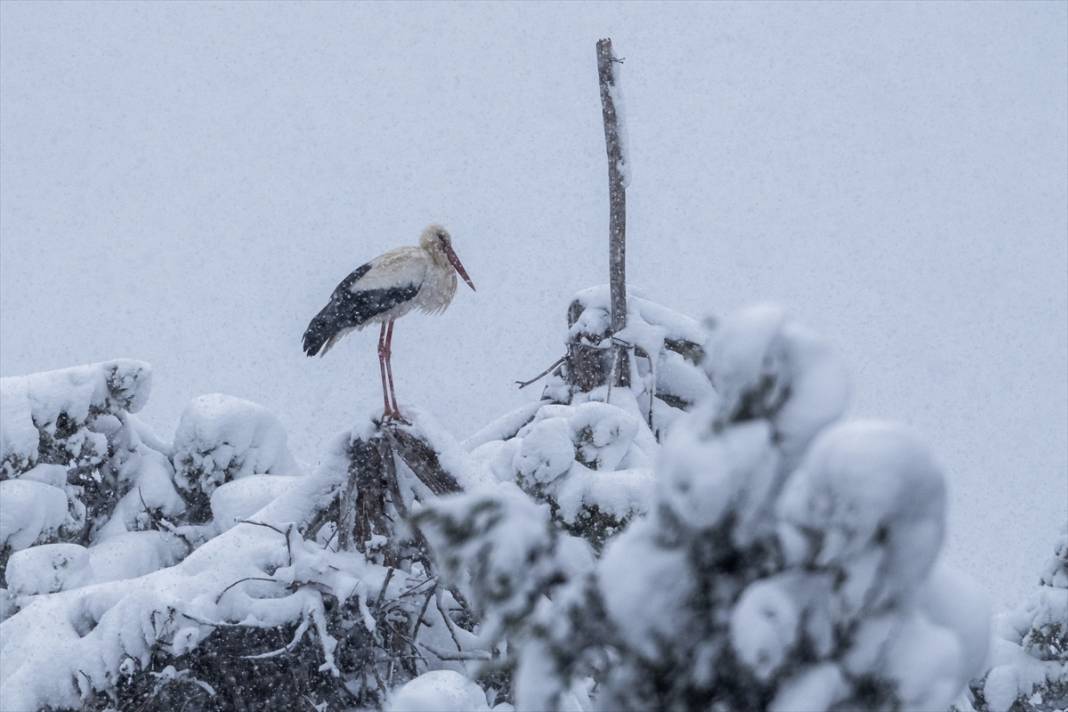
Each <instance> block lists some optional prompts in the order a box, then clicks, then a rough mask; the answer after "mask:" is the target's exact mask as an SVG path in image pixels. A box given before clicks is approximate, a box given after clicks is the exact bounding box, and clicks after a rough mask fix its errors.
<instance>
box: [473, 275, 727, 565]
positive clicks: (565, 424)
mask: <svg viewBox="0 0 1068 712" xmlns="http://www.w3.org/2000/svg"><path fill="white" fill-rule="evenodd" d="M608 298H609V295H608V288H607V287H594V288H591V289H587V290H584V291H582V292H580V293H579V294H578V295H577V296H576V297H575V299H574V301H573V302H572V304H571V308H570V310H569V313H568V324H569V328H568V333H567V344H568V354H567V356H566V357H565V358H564V359H563V360H562V364H561V365H560V367H559V368H557V369H556V370H555V371H554V372H553V373H552V374H551V376H550V379H549V383H548V385H547V386H546V387H545V389H544V390H543V392H542V401H541V402H540V403H537V404H533V405H532V406H527V407H523V408H520V409H518V410H516V411H514V412H513V413H509V414H508V415H506V416H504V417H503V418H500V419H499V420H498V421H496V422H494V423H491V424H490V425H488V426H487V427H486V428H484V429H483V430H482V431H480V432H479V433H476V434H475V435H473V436H472V437H471V438H469V439H468V440H467V441H466V442H465V446H466V447H467V448H468V449H469V450H470V451H471V457H472V459H473V460H474V462H475V463H476V466H477V467H479V468H481V469H482V470H484V471H486V472H488V473H489V474H490V475H491V476H492V477H493V478H494V479H496V480H497V481H499V482H514V483H516V484H517V485H518V486H519V487H520V488H521V489H522V490H523V491H524V492H526V493H527V494H528V495H530V496H531V497H533V498H534V499H535V500H536V501H538V502H544V503H546V504H548V505H549V507H550V510H551V513H552V518H553V520H554V521H555V522H556V523H557V524H558V525H559V526H560V527H562V528H563V529H564V530H565V531H567V532H570V533H572V534H575V535H578V536H581V537H583V538H585V539H586V540H587V541H588V542H590V544H592V545H593V546H594V548H595V550H597V551H600V550H601V549H602V548H603V546H604V544H605V542H606V541H607V540H608V539H610V538H611V537H612V536H614V535H616V534H618V533H619V532H620V531H622V530H623V527H624V526H625V525H626V524H627V523H628V522H629V521H631V519H633V518H634V517H635V516H638V515H641V514H645V513H646V512H647V511H648V510H649V504H650V503H651V501H652V494H653V489H654V481H655V478H654V473H653V463H654V461H655V459H656V453H657V450H658V443H657V437H658V434H659V433H660V432H661V430H662V429H663V428H666V426H667V425H668V424H670V423H671V422H672V421H673V419H674V418H675V417H677V415H678V414H679V413H681V412H682V409H684V408H689V407H691V406H692V404H693V403H695V402H697V401H699V400H701V399H702V398H705V397H707V396H708V394H709V393H710V392H711V391H712V384H711V382H710V380H709V377H708V375H707V374H706V373H705V372H704V370H702V369H701V367H700V366H699V362H700V360H701V358H702V357H703V354H704V346H703V344H704V340H705V339H706V338H707V336H708V333H707V330H706V329H705V328H704V327H703V326H701V325H700V324H699V323H698V322H696V321H695V320H693V319H690V318H689V317H685V316H682V315H680V314H676V313H674V312H672V311H671V310H669V309H667V308H665V307H662V306H660V305H658V304H655V303H653V302H651V301H649V300H647V299H645V298H643V297H640V296H638V295H635V294H632V295H631V296H630V298H629V301H628V305H629V312H628V322H627V328H626V330H625V331H623V332H620V333H619V334H617V335H616V336H615V337H614V338H613V337H610V336H609V335H608V330H609V328H608V324H609V308H608ZM614 343H622V344H625V345H626V352H627V354H628V359H629V363H628V364H627V366H628V369H627V373H628V377H629V385H628V386H626V387H609V385H608V383H607V373H608V372H609V371H610V369H611V364H610V358H611V355H612V354H611V346H612V344H614Z"/></svg>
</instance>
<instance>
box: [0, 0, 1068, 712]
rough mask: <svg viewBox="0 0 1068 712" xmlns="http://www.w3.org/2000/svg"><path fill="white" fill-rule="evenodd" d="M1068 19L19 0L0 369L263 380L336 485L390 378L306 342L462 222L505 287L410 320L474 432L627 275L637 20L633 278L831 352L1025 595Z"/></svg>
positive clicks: (1053, 473) (734, 8)
mask: <svg viewBox="0 0 1068 712" xmlns="http://www.w3.org/2000/svg"><path fill="white" fill-rule="evenodd" d="M1066 26H1068V6H1065V5H1064V4H1062V3H1048V4H1040V3H1020V4H992V3H988V4H983V5H980V6H966V5H959V4H949V3H928V4H897V3H894V4H883V5H871V4H847V5H843V4H839V3H834V4H828V5H823V6H818V5H813V4H795V5H791V4H768V5H730V4H722V3H716V4H707V5H692V4H676V5H661V4H657V5H640V4H625V5H608V4H605V5H588V6H584V5H579V4H571V5H553V6H551V7H542V6H536V5H520V4H502V5H485V4H473V5H455V4H449V5H418V6H411V5H409V6H402V5H378V6H370V5H363V4H351V5H342V4H280V3H276V4H272V5H271V6H270V7H269V8H264V7H263V6H253V5H247V4H236V3H234V4H227V5H217V4H200V3H193V4H169V5H163V4H133V3H118V4H110V5H106V6H101V5H94V4H90V3H67V4H41V3H36V2H29V3H14V2H5V3H2V4H0V91H2V92H3V101H0V303H2V309H0V372H2V373H3V375H5V376H6V375H16V374H23V373H30V372H37V371H43V370H46V369H53V368H60V367H66V366H70V365H74V364H80V363H88V362H93V361H103V360H107V359H112V358H115V357H120V356H125V357H130V358H136V359H143V360H145V361H148V362H150V363H151V364H152V365H153V369H154V375H155V382H154V385H153V396H152V400H151V402H150V404H149V405H148V406H147V408H146V409H145V410H144V411H142V412H141V413H140V414H139V417H141V418H142V419H144V420H145V421H146V422H147V423H148V424H149V425H151V426H152V429H153V430H155V431H156V432H159V433H173V432H174V431H175V427H176V425H177V423H178V421H179V417H180V415H181V412H182V409H183V408H184V407H185V406H186V404H187V403H188V402H189V400H190V399H191V398H192V397H194V396H198V395H201V394H204V393H216V392H222V393H227V394H232V395H234V396H238V397H241V398H246V399H250V400H253V401H256V402H257V403H261V404H263V405H264V406H266V407H267V408H268V409H269V410H270V411H271V412H273V413H275V414H277V416H278V418H279V419H280V421H281V423H282V425H283V426H284V427H285V428H286V430H287V432H288V434H289V446H290V448H291V449H292V451H293V453H294V455H295V456H296V457H297V459H298V460H301V461H303V462H304V463H305V464H307V465H314V463H315V461H316V460H317V459H318V458H319V457H320V456H321V454H322V453H324V452H326V451H327V449H328V448H327V442H328V440H329V438H331V437H333V435H334V434H335V433H336V432H337V431H338V430H339V429H343V428H344V427H345V425H346V424H348V423H351V422H352V421H353V420H354V419H355V417H356V414H362V413H364V412H366V411H367V409H368V407H369V406H371V405H373V404H376V403H378V394H377V389H378V374H377V369H376V364H375V355H374V335H373V334H361V335H356V336H355V337H353V338H352V339H351V341H350V342H348V343H345V344H343V345H342V346H340V347H339V348H337V349H335V350H334V351H333V352H331V353H330V355H329V356H328V357H327V358H326V359H324V360H321V361H320V360H314V361H313V360H309V359H307V358H305V357H304V356H303V354H302V353H301V349H300V334H301V332H302V331H303V329H304V327H305V325H306V323H307V321H308V319H309V318H310V317H311V316H312V315H313V314H314V313H315V311H316V310H317V309H318V308H319V307H320V306H321V303H322V302H323V300H324V299H325V298H326V296H327V295H328V293H329V291H330V290H331V289H332V288H333V286H334V285H335V284H336V283H337V281H338V280H339V279H340V278H342V277H343V276H344V275H345V274H346V273H347V272H348V271H349V270H350V269H352V268H353V267H355V266H357V265H358V264H360V263H362V262H363V261H364V260H366V259H367V258H369V257H371V256H373V255H375V254H377V253H378V252H380V251H382V250H384V249H386V248H388V247H392V246H395V245H397V244H404V243H414V242H415V240H416V239H417V237H418V232H419V230H420V229H421V228H422V227H423V226H424V225H425V224H426V223H429V222H431V221H433V220H437V221H441V222H443V223H444V224H445V225H447V226H448V227H449V229H450V230H451V232H452V234H453V236H454V238H455V244H456V247H457V251H458V253H459V254H460V256H461V257H462V258H463V260H464V263H465V265H466V266H467V268H468V270H469V271H470V273H471V275H472V277H473V278H474V279H475V280H476V282H477V284H478V285H479V291H478V292H477V294H472V293H461V294H459V295H458V296H457V299H456V302H455V304H454V305H453V306H452V307H451V309H450V311H449V312H447V313H446V314H445V315H443V316H442V317H435V318H430V319H427V318H422V317H409V318H408V319H405V320H404V321H403V322H401V323H400V324H399V326H398V327H397V336H396V340H395V342H394V346H395V349H394V351H395V354H394V364H395V372H396V375H397V379H398V384H397V388H398V392H399V396H400V399H401V401H402V402H405V403H419V404H421V405H422V406H423V407H425V408H427V409H429V410H430V411H431V412H434V413H436V414H438V416H439V417H440V418H441V419H442V420H443V421H444V422H445V423H446V424H447V426H448V427H449V428H450V429H451V430H452V431H453V433H454V434H455V435H456V436H458V437H462V436H465V435H467V434H469V433H472V432H474V431H475V430H476V429H477V428H480V427H482V426H483V425H485V424H486V423H488V422H489V421H490V420H491V419H492V418H493V417H495V416H496V415H498V414H499V413H502V412H505V411H506V410H508V409H510V408H512V407H515V406H518V405H520V404H522V403H526V402H528V401H529V399H530V394H529V393H528V392H523V393H521V394H520V393H516V392H515V391H514V390H513V387H512V381H513V380H514V379H516V378H526V377H529V376H531V375H533V374H534V373H536V372H538V371H539V370H541V369H542V368H543V367H544V366H545V365H547V364H548V363H550V362H551V361H552V360H554V359H555V358H556V357H558V356H559V355H560V354H561V353H562V351H563V346H562V344H561V343H560V339H561V336H560V335H561V334H562V333H563V328H562V327H563V322H564V312H565V309H566V306H567V301H568V299H569V298H570V296H571V295H572V294H573V293H574V292H575V291H576V290H577V289H579V288H581V287H585V286H586V285H588V284H595V283H598V282H602V281H604V279H605V276H604V275H605V271H606V265H605V262H606V260H605V253H606V250H605V244H604V243H605V236H606V232H607V231H606V220H607V207H606V206H607V198H606V192H607V191H606V180H605V166H604V154H603V151H604V148H603V134H602V128H601V124H600V121H601V117H600V109H599V106H598V104H597V87H596V74H595V69H594V51H593V46H594V41H595V40H596V38H597V37H600V36H611V37H612V38H613V41H614V44H615V47H616V51H617V52H618V53H619V54H620V55H621V56H623V57H625V58H626V64H625V73H626V75H625V91H626V105H627V111H628V117H627V118H628V122H627V128H628V133H629V156H628V158H629V162H630V163H629V165H628V174H629V177H630V179H631V182H630V187H629V191H628V209H629V213H628V235H629V244H628V277H629V278H630V280H631V281H632V283H634V284H635V285H641V286H643V287H644V288H645V291H646V293H648V295H649V297H650V298H652V299H655V300H657V301H659V302H661V303H664V304H667V305H669V306H671V307H673V308H676V309H679V310H680V311H683V312H686V313H688V314H691V315H693V316H696V317H702V316H705V315H707V314H710V313H715V314H719V315H724V314H727V313H729V312H731V311H733V310H734V309H735V308H736V307H738V306H740V305H742V304H748V303H751V302H754V301H756V300H761V299H774V300H775V301H778V302H781V303H784V304H787V305H789V307H790V309H791V311H792V313H794V314H796V315H798V316H799V317H800V318H802V319H803V321H804V322H805V323H807V324H809V325H810V326H811V327H813V328H814V329H816V330H817V331H819V332H822V333H823V334H825V335H827V336H828V337H830V338H831V339H832V340H833V341H834V345H835V347H836V349H837V352H838V353H839V354H840V355H841V356H842V358H843V361H844V362H845V363H847V364H848V365H849V367H850V369H851V372H852V376H853V378H852V379H851V380H852V382H853V384H854V388H853V392H854V401H853V402H854V406H853V409H854V411H855V412H856V413H857V414H859V415H870V416H878V417H884V418H890V419H894V420H901V421H904V422H906V423H908V424H909V425H911V426H913V427H914V428H915V429H916V430H918V431H919V432H922V433H924V435H925V436H926V438H927V440H928V442H930V443H931V444H932V447H933V450H934V452H935V453H936V456H937V458H938V459H939V461H940V463H941V465H942V467H943V469H944V470H945V472H946V477H947V483H946V484H947V502H948V512H949V517H948V522H947V528H946V546H947V550H948V553H949V558H950V560H951V562H952V563H953V564H954V565H956V566H958V567H959V568H962V569H964V570H966V571H968V572H970V573H972V574H973V575H975V576H976V578H978V579H979V580H980V581H981V582H983V583H984V584H985V585H986V586H987V587H988V589H989V591H990V593H991V594H992V596H993V598H994V601H995V603H996V604H1000V606H1007V605H1010V604H1015V603H1017V602H1018V601H1019V600H1020V599H1021V597H1022V596H1023V595H1024V593H1025V591H1026V590H1027V589H1028V588H1029V586H1030V585H1031V584H1032V583H1033V578H1034V571H1036V570H1037V569H1038V567H1039V566H1040V565H1041V563H1042V562H1043V561H1044V560H1045V558H1046V557H1047V555H1048V548H1049V541H1050V533H1051V532H1052V531H1055V529H1056V527H1057V526H1058V524H1059V523H1060V522H1062V521H1063V520H1064V519H1065V517H1066V514H1068V512H1066V498H1065V492H1066V482H1068V412H1066V407H1065V406H1066V402H1068V319H1066V313H1068V276H1066V263H1068V251H1066V241H1065V234H1066V232H1068V215H1066V208H1065V206H1066V205H1068V178H1066V176H1068V164H1066V155H1068V128H1066V126H1068V89H1066V87H1068V76H1066V69H1065V67H1066V65H1068V60H1066V48H1065V43H1064V37H1065V32H1066ZM446 416H447V417H446ZM308 469H311V468H308ZM398 704H399V703H398Z"/></svg>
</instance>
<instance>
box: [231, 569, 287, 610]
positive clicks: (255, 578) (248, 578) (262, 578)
mask: <svg viewBox="0 0 1068 712" xmlns="http://www.w3.org/2000/svg"><path fill="white" fill-rule="evenodd" d="M245 581H270V582H271V583H282V582H281V581H276V580H275V579H273V578H267V577H266V576H246V577H245V578H240V579H238V580H237V581H234V582H233V583H232V584H230V585H229V586H227V587H226V588H224V589H223V590H222V591H219V595H218V596H216V597H215V605H219V601H221V600H222V597H223V596H224V595H225V594H226V592H227V591H229V590H230V589H231V588H233V587H234V586H236V585H237V584H239V583H244V582H245Z"/></svg>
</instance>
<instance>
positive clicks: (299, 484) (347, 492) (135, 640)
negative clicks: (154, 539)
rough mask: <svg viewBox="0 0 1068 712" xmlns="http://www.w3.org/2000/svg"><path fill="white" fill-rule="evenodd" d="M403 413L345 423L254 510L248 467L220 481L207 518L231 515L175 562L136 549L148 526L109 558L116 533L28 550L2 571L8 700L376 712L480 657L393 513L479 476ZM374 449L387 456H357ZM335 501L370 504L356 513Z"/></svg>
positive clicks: (2, 683) (459, 605)
mask: <svg viewBox="0 0 1068 712" xmlns="http://www.w3.org/2000/svg"><path fill="white" fill-rule="evenodd" d="M409 416H410V417H412V418H413V420H414V424H413V425H404V424H399V423H394V424H390V425H389V426H385V427H383V426H380V425H379V424H371V425H369V426H365V427H360V428H358V429H357V430H355V431H353V432H351V433H345V434H343V435H342V436H340V437H339V438H337V439H336V441H335V442H334V444H333V445H332V447H331V449H330V451H329V452H328V453H327V454H326V456H325V457H324V459H323V462H322V465H321V466H320V468H319V470H318V471H317V473H316V474H314V475H311V476H306V477H296V478H282V477H278V478H271V479H276V480H277V481H278V482H280V483H283V484H282V486H280V487H278V489H277V490H276V491H275V493H274V496H273V497H272V498H270V501H269V502H267V503H266V504H265V505H264V506H262V507H259V508H258V511H252V508H253V507H255V506H256V505H257V504H259V503H261V502H262V500H258V501H256V502H250V501H249V499H250V498H251V499H256V498H255V497H253V495H252V493H251V492H247V491H245V492H242V491H240V485H241V483H242V482H243V481H245V480H250V479H254V478H252V477H248V478H243V479H239V480H235V481H234V482H232V483H230V484H228V485H224V486H222V487H220V488H218V489H217V490H216V491H215V492H214V493H213V494H214V495H215V496H214V497H213V500H212V501H213V504H215V505H217V506H218V508H219V510H220V513H221V512H226V513H227V514H228V517H229V518H230V519H231V520H233V519H235V518H236V517H237V516H239V515H240V516H241V519H243V520H244V521H227V522H225V524H220V526H219V528H220V529H224V531H223V532H222V533H220V534H218V535H217V536H215V537H214V538H212V539H210V540H208V541H206V542H204V543H203V544H201V545H200V546H199V547H198V548H196V549H195V550H194V551H193V552H192V553H190V554H189V555H188V556H185V557H184V558H181V560H180V561H179V560H178V559H179V558H180V557H174V558H172V559H170V560H167V559H166V558H165V557H164V555H165V553H166V552H165V551H164V550H163V548H162V547H161V548H158V549H153V548H152V547H150V546H147V545H146V546H144V547H142V549H141V550H140V551H135V549H136V546H137V545H140V544H147V542H146V541H145V537H147V536H149V535H157V536H163V535H162V533H160V532H150V531H145V532H131V533H129V534H127V535H125V536H126V537H138V539H137V541H133V540H132V539H130V540H127V541H123V542H122V549H123V554H122V556H121V557H120V556H119V553H120V552H119V551H118V550H112V551H109V550H108V548H107V547H108V545H109V544H111V542H112V541H116V542H119V541H122V537H121V536H116V537H114V538H109V539H107V540H106V541H104V542H102V543H99V544H95V545H94V546H91V547H89V548H88V550H64V551H49V550H48V548H47V547H35V548H32V549H29V550H27V551H26V552H25V554H26V555H27V556H28V557H32V558H36V559H37V560H36V561H31V560H30V558H27V560H26V565H28V566H29V567H31V568H32V569H33V571H34V572H35V573H33V574H28V575H25V576H24V575H22V573H20V572H21V571H22V570H25V568H26V567H25V566H23V564H22V562H21V561H16V562H15V564H16V566H15V571H16V573H17V574H18V575H17V576H16V577H15V578H16V581H17V582H18V585H19V586H20V587H21V589H23V590H25V591H27V592H28V591H31V590H32V591H35V592H37V595H33V596H27V597H26V600H25V601H24V604H25V605H23V607H22V608H21V610H19V611H18V612H17V613H15V614H14V615H12V616H11V617H10V618H8V619H7V620H5V621H4V622H3V623H0V698H2V699H3V701H4V706H5V708H11V709H27V710H32V709H42V708H45V707H48V708H51V709H77V708H82V709H99V710H104V709H115V708H118V709H137V708H145V709H169V708H174V709H179V708H185V709H202V710H231V709H250V710H251V709H269V708H270V709H303V708H308V707H315V706H316V705H319V706H321V705H324V704H325V705H327V706H328V707H329V708H330V709H347V708H360V709H363V708H367V707H376V708H377V707H381V706H382V705H383V704H384V703H385V701H386V699H387V697H388V696H389V693H390V691H391V690H393V689H395V688H398V687H400V686H401V685H403V684H404V683H405V682H407V681H409V680H412V679H414V678H416V677H418V676H419V675H422V674H423V673H426V672H429V671H433V670H454V671H455V672H457V673H461V672H463V671H464V669H465V668H464V664H465V662H464V661H465V660H467V659H469V658H477V659H480V660H481V659H486V658H488V657H490V651H489V650H488V649H487V648H486V647H485V646H483V645H482V644H481V642H480V640H479V639H478V638H477V637H476V636H474V635H473V634H472V633H471V632H470V630H469V629H468V628H465V624H466V625H468V626H470V625H471V622H470V621H471V620H472V618H471V614H470V612H469V609H468V608H467V607H466V606H465V605H464V603H463V601H462V600H460V599H458V598H457V597H454V595H453V593H451V592H450V591H449V590H448V589H447V588H445V587H443V586H441V585H439V581H438V578H437V576H436V575H435V573H434V572H433V571H432V570H430V569H429V568H428V567H427V565H426V563H424V561H425V560H426V557H425V555H424V554H423V551H424V549H423V548H422V543H421V542H422V539H421V534H420V533H419V532H418V530H415V529H412V528H411V527H410V526H409V525H407V524H406V523H405V521H404V512H406V511H407V510H409V509H412V510H414V509H418V508H419V507H420V506H421V501H422V499H424V498H431V497H433V496H434V494H433V492H434V490H435V489H440V488H443V487H444V488H446V489H448V488H455V489H458V488H459V487H460V486H472V485H474V484H476V483H477V477H473V476H471V475H470V473H469V472H468V471H467V470H468V465H467V461H466V454H465V453H463V451H462V449H461V448H460V447H459V445H458V444H457V443H455V441H452V440H451V438H449V437H448V436H447V434H445V433H444V432H443V431H442V430H441V429H440V427H438V426H436V425H435V424H434V423H433V422H432V421H431V420H430V419H429V418H428V417H426V416H423V415H422V414H409ZM387 442H388V444H389V446H390V448H389V450H388V452H387V451H386V450H382V449H380V448H382V447H384V444H385V443H387ZM372 451H373V452H378V453H382V454H383V455H384V457H383V458H382V459H380V460H379V461H376V462H372V461H371V460H369V459H368V454H369V453H370V452H372ZM394 453H396V455H394ZM374 467H377V468H378V469H373V468H374ZM391 468H392V469H391ZM390 472H392V473H393V474H392V475H391V474H390ZM391 478H392V479H391ZM391 482H392V483H393V484H391ZM227 488H232V489H233V490H234V491H233V492H231V493H230V494H229V495H228V496H223V495H224V493H226V491H227ZM346 503H348V504H351V505H352V507H351V509H352V510H353V511H356V512H359V513H360V514H361V515H368V516H366V517H362V516H361V517H360V518H358V519H357V521H353V517H352V516H351V515H350V514H349V512H348V510H347V509H346V506H347V505H346ZM379 515H380V518H378V519H375V517H378V516H379ZM372 520H374V521H372ZM370 524H374V526H381V527H382V528H381V529H374V527H371V529H370V530H368V526H369V525H370ZM347 527H352V528H353V530H352V531H349V532H347V533H346V531H345V530H346V528H347ZM327 531H330V532H331V533H330V534H329V535H327V534H325V532H327ZM364 534H367V536H364ZM98 552H101V553H98ZM183 555H184V552H183ZM153 557H158V558H153ZM131 558H137V559H141V561H140V565H141V566H142V569H141V570H133V569H129V570H127V571H126V572H125V574H126V575H125V576H123V579H124V580H121V581H120V580H113V579H114V576H113V574H114V573H115V572H114V571H108V567H109V566H113V567H114V566H118V565H119V564H125V565H126V566H128V567H131V566H134V565H135V564H138V562H137V561H131ZM45 564H47V566H46V565H45ZM161 567H162V568H161ZM76 577H77V578H78V580H75V578H76ZM75 584H79V585H77V586H75ZM48 591H54V592H52V593H48ZM461 598H462V597H461ZM418 687H419V686H418V685H416V689H414V690H410V691H409V692H411V693H413V694H414V693H417V692H418ZM473 689H477V688H469V689H468V692H471V691H472V690H473ZM465 694H466V693H465ZM482 699H483V704H485V703H486V700H485V694H483V696H482ZM403 700H404V696H403V695H402V696H401V697H400V701H401V702H402V703H403Z"/></svg>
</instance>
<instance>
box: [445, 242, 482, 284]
mask: <svg viewBox="0 0 1068 712" xmlns="http://www.w3.org/2000/svg"><path fill="white" fill-rule="evenodd" d="M445 256H446V257H448V258H449V262H452V266H453V267H455V268H456V271H457V272H459V273H460V276H461V277H463V278H464V281H465V282H467V286H468V287H470V288H471V291H473V292H477V291H478V290H477V289H475V283H474V282H472V281H471V278H470V277H468V276H467V270H465V269H464V266H463V263H461V262H460V258H459V257H457V256H456V253H455V252H453V251H452V247H450V246H449V245H445Z"/></svg>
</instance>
